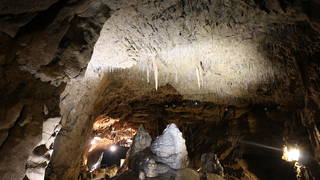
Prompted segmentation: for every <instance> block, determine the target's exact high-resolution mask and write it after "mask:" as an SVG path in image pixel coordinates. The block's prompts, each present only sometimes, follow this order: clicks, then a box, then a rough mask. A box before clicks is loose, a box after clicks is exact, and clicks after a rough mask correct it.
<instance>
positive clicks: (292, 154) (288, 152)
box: [282, 146, 300, 162]
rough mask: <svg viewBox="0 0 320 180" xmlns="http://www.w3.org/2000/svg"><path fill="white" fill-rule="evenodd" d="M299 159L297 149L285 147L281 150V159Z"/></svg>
mask: <svg viewBox="0 0 320 180" xmlns="http://www.w3.org/2000/svg"><path fill="white" fill-rule="evenodd" d="M299 158H300V150H299V149H297V148H290V149H288V148H287V147H286V146H285V147H284V148H283V155H282V159H284V160H286V161H289V162H291V161H299Z"/></svg>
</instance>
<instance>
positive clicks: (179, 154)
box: [151, 124, 188, 169]
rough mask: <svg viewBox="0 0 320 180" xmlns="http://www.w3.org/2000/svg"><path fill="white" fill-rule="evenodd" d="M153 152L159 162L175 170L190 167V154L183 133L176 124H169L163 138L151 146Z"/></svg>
mask: <svg viewBox="0 0 320 180" xmlns="http://www.w3.org/2000/svg"><path fill="white" fill-rule="evenodd" d="M151 151H152V152H153V153H154V154H155V155H156V160H157V161H158V162H161V163H164V164H166V165H168V166H170V167H171V168H173V169H183V168H186V167H187V166H188V152H187V148H186V144H185V140H184V139H183V137H182V133H181V132H180V130H179V129H178V128H177V126H176V125H175V124H169V125H168V126H167V128H166V129H165V130H164V131H163V133H162V134H161V136H159V137H157V139H156V140H155V141H154V142H153V143H152V145H151Z"/></svg>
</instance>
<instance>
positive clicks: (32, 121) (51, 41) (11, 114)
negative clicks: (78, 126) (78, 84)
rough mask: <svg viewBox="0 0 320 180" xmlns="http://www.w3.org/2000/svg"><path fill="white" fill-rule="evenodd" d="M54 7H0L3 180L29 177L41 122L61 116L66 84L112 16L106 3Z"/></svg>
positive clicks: (30, 3) (15, 4)
mask: <svg viewBox="0 0 320 180" xmlns="http://www.w3.org/2000/svg"><path fill="white" fill-rule="evenodd" d="M55 2H57V1H41V2H38V1H15V2H13V1H6V0H4V1H1V3H0V6H1V7H0V9H1V10H0V14H1V17H0V31H1V32H0V49H1V50H0V93H1V94H2V95H1V98H0V115H1V117H3V118H2V119H1V121H0V128H1V131H0V142H1V143H0V144H1V146H0V152H1V154H5V156H2V157H1V158H0V179H22V178H23V177H24V176H25V169H26V164H27V161H28V157H29V156H30V155H31V154H32V152H33V149H34V148H35V147H36V145H37V144H38V143H39V142H40V141H41V134H42V132H43V131H42V125H43V122H44V121H45V120H46V119H48V118H53V117H57V116H60V107H59V101H60V94H61V92H62V91H63V89H64V88H65V82H68V81H69V80H70V78H75V77H77V76H79V75H80V74H81V72H82V70H83V68H85V67H86V65H87V63H88V61H89V60H90V56H91V53H92V50H93V46H94V43H95V41H96V40H97V38H98V35H99V29H101V27H102V24H103V22H104V21H105V20H106V18H107V17H108V14H109V13H108V12H109V9H108V7H106V6H105V5H104V4H103V1H90V2H89V1H78V2H76V1H73V2H71V1H69V2H68V3H65V2H63V1H59V2H58V3H57V4H54V5H53V6H51V5H52V4H53V3H55ZM13 37H14V38H13ZM44 106H46V107H47V108H46V109H47V110H44V108H43V107H44ZM20 108H22V109H20ZM19 111H20V112H19ZM53 141H54V138H51V137H50V138H49V140H48V141H47V143H46V148H48V149H50V148H52V143H53ZM36 159H37V158H36ZM38 159H39V158H38ZM40 159H41V158H40ZM46 159H47V158H46ZM43 160H44V159H43ZM41 161H42V160H41ZM37 164H38V163H37ZM40 164H41V163H40ZM35 166H38V165H35ZM32 167H33V165H32ZM44 168H45V167H43V166H41V168H40V171H41V172H40V171H39V172H40V174H41V173H42V174H43V170H44ZM34 170H35V171H37V170H36V169H34ZM27 171H29V170H27ZM36 174H38V173H36Z"/></svg>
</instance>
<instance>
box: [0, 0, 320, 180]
mask: <svg viewBox="0 0 320 180" xmlns="http://www.w3.org/2000/svg"><path fill="white" fill-rule="evenodd" d="M319 9H320V3H319V1H318V0H200V1H194V0H166V1H162V0H89V1H88V0H66V1H63V0H42V1H36V0H16V1H10V0H0V94H1V97H0V117H1V120H0V154H1V156H0V179H4V180H7V179H18V180H19V179H23V178H29V179H32V178H34V177H42V176H43V173H44V169H45V168H46V170H45V177H46V178H47V179H50V180H68V179H77V178H78V176H79V172H80V171H82V170H83V169H81V166H82V163H83V161H82V160H83V155H84V154H85V152H86V150H87V149H88V144H90V143H89V141H90V140H91V139H90V138H91V137H92V125H93V123H94V122H95V120H96V117H98V116H100V115H104V116H106V117H110V118H112V119H116V120H117V122H118V123H117V125H118V126H121V127H126V126H125V125H126V124H130V125H131V126H132V127H134V128H135V130H137V127H138V125H139V124H143V125H144V127H145V128H146V130H147V131H148V132H150V135H151V137H157V136H159V135H160V133H161V132H162V130H163V129H165V127H166V125H167V124H170V123H175V124H177V126H178V127H179V129H180V131H181V132H182V133H183V135H184V139H185V142H186V143H185V144H186V145H185V147H183V148H182V149H185V150H188V156H189V158H190V160H189V161H190V163H189V164H190V165H189V166H190V167H192V168H193V169H197V168H199V167H200V166H201V157H200V156H201V154H203V153H206V152H215V153H216V155H217V158H218V159H219V160H220V163H221V165H222V166H223V168H224V175H225V177H226V178H230V179H243V178H247V179H276V178H280V179H294V178H295V176H296V172H295V171H294V170H292V169H293V168H291V166H292V164H290V163H288V162H283V161H282V160H281V158H279V156H280V157H281V155H280V154H281V152H280V151H279V152H278V151H269V150H266V149H263V148H262V149H261V148H259V147H253V146H252V145H249V144H245V143H243V142H245V141H250V142H251V141H252V142H255V143H256V144H262V145H264V146H270V147H273V148H281V147H282V146H283V145H290V144H297V145H298V146H299V147H300V148H301V151H305V153H306V154H308V157H310V158H308V160H305V159H303V166H304V173H303V176H304V178H305V179H320V168H319V162H320V135H319V134H320V133H319V128H320V125H319V111H320V108H319V107H320V93H319V92H320V88H319V87H320V85H319V80H320V75H319V71H320V70H319V69H320V68H319V61H318V59H319V52H320V15H319V11H318V10H319ZM53 118H57V119H56V120H57V121H55V120H54V124H59V125H58V126H56V125H55V126H56V127H57V129H56V130H54V131H51V130H50V132H49V131H48V133H44V129H46V128H45V127H46V126H47V125H48V124H47V123H48V122H52V121H51V120H53ZM114 126H115V125H114V124H113V125H111V126H110V129H108V132H109V131H113V130H112V127H114ZM60 128H61V130H58V129H60ZM179 137H180V136H179ZM48 138H49V139H48ZM167 138H168V139H170V138H171V135H170V133H167V134H166V135H165V138H164V136H163V138H162V139H165V142H166V143H165V145H166V146H167V145H170V142H168V140H167ZM181 138H182V136H181ZM181 138H178V139H179V142H180V140H182V139H181ZM148 139H149V138H148V137H147V138H146V143H145V142H143V143H142V144H141V145H139V146H138V149H140V148H141V149H143V148H144V147H147V146H148V145H149V140H148ZM243 140H245V141H243ZM157 141H159V140H157ZM151 147H152V148H151V150H152V151H151V150H150V149H149V152H148V153H152V152H154V153H155V154H156V155H157V156H158V157H153V156H148V158H149V159H145V160H147V161H145V162H146V163H145V164H146V167H149V166H150V168H149V169H145V170H144V171H146V172H148V173H147V174H148V176H153V175H150V174H154V173H153V172H154V166H153V165H154V161H155V162H156V164H157V165H158V164H160V163H159V162H163V164H168V165H169V166H170V167H172V168H181V167H185V166H186V160H185V159H184V156H185V155H186V153H185V152H186V151H184V150H182V151H180V150H178V152H179V153H180V154H179V153H178V154H177V153H176V150H177V149H175V150H172V149H170V148H168V149H165V150H163V149H160V148H159V147H160V145H159V143H154V144H153V145H152V146H151ZM179 148H181V146H179ZM146 149H148V148H146ZM140 152H142V151H140ZM140 152H138V153H140ZM135 153H136V152H135ZM138 153H137V154H138ZM171 155H173V156H171ZM180 155H181V156H180ZM267 155H268V156H267ZM153 160H154V161H153ZM172 160H177V161H176V162H173V161H172ZM265 167H275V168H273V171H272V173H269V172H268V171H267V170H266V169H265ZM149 171H150V172H151V173H149ZM179 171H180V170H179ZM181 171H183V170H181ZM137 173H138V172H134V171H128V172H125V174H124V175H128V176H129V175H131V174H135V176H136V177H138V175H139V174H137ZM181 174H194V171H193V170H190V171H188V172H186V173H184V172H181ZM187 176H188V175H187ZM190 176H191V175H190ZM212 176H216V175H212ZM217 176H218V175H217ZM183 177H184V176H183ZM210 177H211V175H210ZM146 178H147V177H146ZM207 178H209V175H208V177H207ZM213 178H215V177H213ZM219 178H220V177H219Z"/></svg>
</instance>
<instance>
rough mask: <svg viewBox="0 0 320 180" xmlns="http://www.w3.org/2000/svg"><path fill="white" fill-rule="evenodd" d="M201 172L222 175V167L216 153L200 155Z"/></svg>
mask: <svg viewBox="0 0 320 180" xmlns="http://www.w3.org/2000/svg"><path fill="white" fill-rule="evenodd" d="M201 172H203V173H214V174H218V175H222V176H223V175H224V172H223V167H222V166H221V164H220V162H219V159H218V157H217V155H216V154H214V153H206V154H202V155H201Z"/></svg>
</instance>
